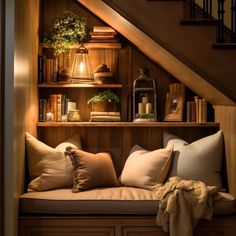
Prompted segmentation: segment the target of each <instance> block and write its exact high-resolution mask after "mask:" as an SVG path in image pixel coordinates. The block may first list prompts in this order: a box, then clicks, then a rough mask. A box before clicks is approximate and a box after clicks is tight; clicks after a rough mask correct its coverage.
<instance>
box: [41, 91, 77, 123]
mask: <svg viewBox="0 0 236 236" xmlns="http://www.w3.org/2000/svg"><path fill="white" fill-rule="evenodd" d="M76 106H77V103H76V102H73V101H71V99H69V98H67V97H66V96H65V94H51V95H49V98H40V99H39V121H40V122H42V121H62V116H63V115H67V114H68V113H69V111H70V110H72V109H76Z"/></svg>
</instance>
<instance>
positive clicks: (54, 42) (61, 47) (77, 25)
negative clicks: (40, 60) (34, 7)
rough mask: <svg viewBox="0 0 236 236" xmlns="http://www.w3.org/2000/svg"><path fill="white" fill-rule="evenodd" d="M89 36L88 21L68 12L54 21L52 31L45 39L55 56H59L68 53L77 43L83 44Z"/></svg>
mask: <svg viewBox="0 0 236 236" xmlns="http://www.w3.org/2000/svg"><path fill="white" fill-rule="evenodd" d="M87 36H88V27H87V22H86V20H85V19H84V18H81V17H80V16H78V15H76V14H75V13H73V12H69V11H67V12H64V13H63V14H61V15H58V16H57V17H56V18H55V19H54V21H53V25H52V29H51V31H50V32H49V33H48V36H47V37H45V38H44V43H46V44H47V45H49V46H51V47H52V48H53V50H54V51H53V53H54V55H55V56H58V55H59V54H61V53H65V52H67V51H68V50H69V49H70V48H71V47H72V46H73V45H75V44H76V43H83V42H84V41H85V40H86V39H87Z"/></svg>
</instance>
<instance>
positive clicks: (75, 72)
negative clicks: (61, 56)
mask: <svg viewBox="0 0 236 236" xmlns="http://www.w3.org/2000/svg"><path fill="white" fill-rule="evenodd" d="M71 77H72V79H71V82H72V83H93V82H94V80H93V71H92V67H91V63H90V59H89V55H88V49H87V48H85V47H84V46H81V47H79V48H78V49H77V51H76V54H75V58H74V61H73V64H72V68H71Z"/></svg>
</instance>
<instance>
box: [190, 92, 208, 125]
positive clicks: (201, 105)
mask: <svg viewBox="0 0 236 236" xmlns="http://www.w3.org/2000/svg"><path fill="white" fill-rule="evenodd" d="M187 122H198V123H202V122H207V101H206V100H205V99H204V98H199V97H198V96H195V97H194V101H188V102H187Z"/></svg>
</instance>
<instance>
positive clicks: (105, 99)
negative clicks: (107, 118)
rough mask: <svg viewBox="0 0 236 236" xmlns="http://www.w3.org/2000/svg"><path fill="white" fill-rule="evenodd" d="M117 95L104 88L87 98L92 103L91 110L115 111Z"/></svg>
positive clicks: (117, 101)
mask: <svg viewBox="0 0 236 236" xmlns="http://www.w3.org/2000/svg"><path fill="white" fill-rule="evenodd" d="M119 101H120V99H119V97H118V96H117V95H116V94H115V93H113V92H112V91H111V90H104V91H102V92H100V93H98V94H96V95H94V96H93V97H91V98H90V99H89V100H88V104H90V103H91V104H92V111H97V112H103V111H105V112H107V111H108V112H109V111H116V105H117V103H119Z"/></svg>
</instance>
